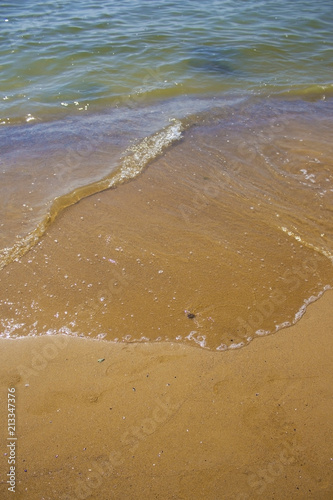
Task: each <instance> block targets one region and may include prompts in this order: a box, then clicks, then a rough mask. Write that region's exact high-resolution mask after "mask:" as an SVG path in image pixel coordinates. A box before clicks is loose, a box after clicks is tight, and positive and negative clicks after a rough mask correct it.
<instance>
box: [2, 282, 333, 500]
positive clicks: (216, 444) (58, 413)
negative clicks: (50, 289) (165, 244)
mask: <svg viewBox="0 0 333 500" xmlns="http://www.w3.org/2000/svg"><path fill="white" fill-rule="evenodd" d="M332 304H333V292H331V291H329V292H327V293H326V294H325V295H324V296H323V297H322V298H321V299H320V300H319V301H317V302H316V303H315V304H312V305H311V306H310V307H309V308H308V311H307V312H306V314H305V316H304V318H303V319H302V320H301V321H300V322H299V323H298V324H296V325H295V326H293V327H291V328H287V329H285V330H282V331H280V332H279V333H278V334H276V335H273V336H269V337H265V338H262V339H257V340H255V341H254V342H252V343H251V344H250V345H249V346H247V347H245V348H243V349H239V350H234V351H227V352H223V353H217V352H211V351H205V350H203V349H200V348H192V347H189V346H184V345H180V344H174V343H159V344H149V343H146V344H112V343H109V342H105V341H93V340H85V339H78V338H67V337H64V336H55V337H40V338H26V339H21V340H16V341H15V340H14V341H12V340H4V339H3V340H1V351H0V352H1V355H0V357H1V371H0V384H1V385H0V387H1V394H2V396H1V400H2V401H3V404H2V405H1V422H3V424H2V426H1V429H2V430H1V435H2V443H3V450H4V453H5V449H6V448H5V444H4V443H5V441H6V437H7V432H6V431H7V429H6V425H5V424H4V423H5V422H6V418H7V410H6V405H5V404H4V402H5V401H6V398H7V389H8V388H12V387H15V390H16V413H17V438H18V440H17V468H16V478H17V482H16V494H15V498H18V499H22V500H36V499H45V500H49V499H50V500H51V499H52V500H53V499H55V498H57V499H85V498H87V499H96V500H109V499H112V498H115V499H119V500H122V499H125V498H126V499H133V500H134V499H135V500H136V499H153V498H160V499H165V500H169V499H171V498H175V499H203V498H204V499H207V500H216V499H220V500H224V499H233V500H245V499H256V498H263V499H266V498H275V499H281V500H284V499H286V498H288V499H289V498H290V499H304V498H314V499H318V500H319V499H320V500H326V499H327V500H328V499H330V498H332V496H333V489H332V461H333V456H332V449H333V442H332V435H333V433H332V418H331V416H332V410H333V407H332V406H333V405H332V391H331V388H332V383H333V375H332V354H333V341H332V332H333V315H332V310H333V308H332ZM101 360H103V361H101ZM4 453H2V457H1V470H2V471H3V472H5V471H6V468H7V466H6V464H7V456H4ZM1 481H2V482H1V498H11V496H10V495H12V494H11V493H9V492H8V491H7V486H8V485H6V482H5V481H6V478H5V475H4V474H3V475H2V477H1Z"/></svg>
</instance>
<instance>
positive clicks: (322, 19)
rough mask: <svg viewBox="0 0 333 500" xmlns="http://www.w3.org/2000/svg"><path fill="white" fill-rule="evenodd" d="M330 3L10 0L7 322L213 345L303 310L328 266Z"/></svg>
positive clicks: (331, 248)
mask: <svg viewBox="0 0 333 500" xmlns="http://www.w3.org/2000/svg"><path fill="white" fill-rule="evenodd" d="M332 11H333V9H332V6H331V3H330V2H328V1H327V2H325V1H324V2H320V4H313V3H311V2H308V1H302V2H298V3H297V4H296V3H288V2H280V3H279V4H276V3H273V2H262V3H259V4H258V2H238V3H237V4H234V3H232V2H227V1H224V2H223V1H214V2H211V4H210V7H209V8H207V6H204V5H203V4H200V3H199V2H188V1H185V2H183V3H182V4H181V5H180V4H177V3H175V2H171V1H170V2H163V3H161V2H156V3H155V2H149V3H148V2H144V1H140V2H139V1H138V2H136V1H131V2H129V1H128V2H122V3H121V5H119V4H118V3H115V2H110V3H109V4H108V5H107V6H105V5H101V4H95V3H94V2H88V1H82V0H80V1H77V2H72V3H71V8H70V9H69V8H68V4H67V3H65V2H62V1H60V2H57V4H51V3H43V4H36V3H34V4H32V3H31V2H25V3H24V4H23V5H21V3H19V2H12V3H10V4H9V3H8V4H2V5H1V6H0V19H1V23H2V30H1V35H0V41H1V45H0V57H1V64H2V67H1V69H2V76H3V78H2V83H1V92H2V100H1V106H0V117H1V120H0V122H1V123H2V125H3V126H2V127H1V128H0V140H1V157H0V165H1V184H0V217H1V219H0V226H1V234H0V248H1V250H0V267H1V268H2V271H1V283H0V287H1V310H2V312H1V316H0V317H1V320H0V321H1V323H0V324H1V325H2V329H1V335H2V336H20V335H26V334H36V335H39V334H43V333H50V332H51V333H55V332H57V331H67V332H68V333H73V334H74V333H75V334H76V335H89V336H93V337H98V338H106V339H109V340H114V339H118V340H125V341H133V340H139V339H150V340H157V339H168V340H175V339H178V340H181V341H185V342H190V343H194V344H195V345H200V346H202V347H209V348H213V349H220V350H224V349H226V348H229V347H237V346H242V345H244V344H246V343H247V342H249V341H250V340H251V339H252V338H254V337H255V336H258V335H259V336H260V335H263V334H267V333H272V332H274V331H276V330H278V329H279V328H282V327H285V326H287V325H289V324H292V323H293V322H295V321H296V320H297V319H299V318H300V317H301V316H302V314H303V313H304V311H305V310H306V305H307V304H308V303H309V302H311V301H313V300H315V299H316V298H317V297H319V296H320V295H321V294H322V293H323V292H324V291H325V290H326V289H328V288H330V287H331V286H332V282H333V276H332V252H333V245H332V229H331V227H332V172H333V169H332V146H331V135H332V134H331V131H332V125H333V123H332V121H333V118H332V117H333V113H332V111H333V99H332V89H333V87H332V79H331V77H332V62H331V61H332V58H331V53H332V34H331V30H330V19H331V18H332ZM129 181H132V182H131V183H130V184H126V183H128V182H129ZM122 184H126V186H125V185H123V186H121V185H122ZM139 186H140V187H139ZM110 187H111V188H114V187H118V188H117V189H116V190H114V189H111V190H110V189H109V188H110ZM139 189H140V190H141V191H140V193H141V192H144V193H145V203H146V205H143V204H142V203H141V202H140V196H139V195H138V192H137V190H139ZM96 193H102V194H98V195H96ZM94 194H95V196H91V195H94ZM96 196H98V197H99V198H98V199H99V200H102V201H101V202H100V201H99V202H98V203H97V201H96V199H97V198H96ZM137 196H139V197H138V198H137ZM87 197H88V198H87ZM85 198H86V200H84V199H85ZM79 200H84V201H81V202H80V203H79V204H78V205H76V206H75V207H72V209H68V207H69V206H71V205H73V204H75V203H77V202H78V201H79ZM100 203H101V204H102V205H100ZM117 204H119V206H118V208H117V210H116V211H115V212H114V210H115V206H117ZM98 207H100V208H98ZM101 207H104V209H103V208H101ZM107 207H111V209H110V210H109V209H108V208H107ZM119 207H121V208H119ZM147 207H154V212H153V213H152V212H151V211H146V208H147ZM65 209H66V210H65ZM59 217H60V219H59ZM58 219H59V220H58ZM81 220H82V221H85V222H83V223H82V224H84V226H82V224H81V222H80V221H81ZM87 220H88V221H89V222H86V221H87ZM73 221H76V222H73ZM60 224H63V226H60ZM85 224H87V225H85ZM110 227H112V230H111V229H110ZM57 231H58V232H60V234H61V235H62V238H63V239H62V240H61V245H60V244H58V243H59V242H60V239H59V238H58V236H54V234H56V233H57ZM55 240H56V244H55V245H54V242H55ZM113 241H114V242H115V243H114V245H113ZM46 242H48V243H46ZM52 242H53V243H52ZM36 245H37V246H36ZM45 245H46V247H45ZM52 245H53V246H52ZM53 247H54V248H53ZM60 248H61V250H60ZM120 248H121V249H122V250H119V249H120ZM29 249H32V250H31V251H30V252H28V250H29ZM117 249H118V250H117ZM27 252H28V253H27ZM41 252H45V253H43V254H42V253H41ZM84 253H86V254H87V255H88V254H89V257H86V259H85V258H84V257H82V258H79V260H78V262H76V260H77V255H83V254H84ZM148 256H149V257H148ZM82 259H83V260H82ZM85 260H86V261H87V262H89V266H88V268H85V266H84V264H83V261H85ZM13 261H15V262H13ZM105 261H107V262H111V264H112V265H111V266H110V268H109V269H108V270H107V271H106V270H105ZM137 261H140V263H138V262H137ZM37 262H38V265H37ZM51 262H52V265H51ZM114 262H115V263H116V264H115V266H116V268H113V263H114ZM92 263H94V265H93V266H92ZM133 263H137V264H135V265H134V264H133ZM52 266H53V267H52ZM117 266H119V268H118V267H117ZM138 266H139V267H138ZM15 268H16V271H15ZM51 268H52V270H51ZM114 269H117V270H116V271H115V274H116V275H117V278H115V277H114V276H113V274H114ZM124 269H125V271H123V270H124ZM166 269H167V271H166ZM28 270H29V271H28ZM159 271H163V272H161V273H159ZM105 273H106V274H105ZM119 273H120V274H119ZM156 273H157V274H156ZM74 275H75V276H74ZM85 275H86V277H85V278H83V276H85ZM50 276H52V280H55V283H56V284H55V285H54V286H55V288H56V289H57V291H56V293H54V291H52V290H51V289H50V288H49V287H50V286H51V288H52V280H51V281H50ZM13 280H14V281H13ZM150 281H152V283H153V284H154V286H152V287H149V286H148V285H147V283H150ZM14 282H15V286H14ZM115 282H117V283H118V282H119V283H120V285H121V286H120V287H119V283H118V284H117V285H116V286H118V289H117V290H120V293H119V294H118V292H115V287H114V283H115ZM80 283H81V285H80ZM105 283H108V284H110V283H111V284H110V286H109V285H107V286H106V285H105ZM122 283H125V284H128V283H132V284H133V283H135V284H136V285H135V286H132V285H131V286H122ZM88 284H90V285H91V287H89V289H88V288H87V286H86V285H88ZM61 290H62V291H61ZM78 290H79V293H77V292H78ZM102 292H103V293H102ZM62 294H63V297H62ZM54 297H56V300H54ZM102 298H103V300H102V301H101V299H102ZM101 303H102V305H101ZM188 314H193V315H194V317H193V318H192V317H191V318H188V316H187V315H188ZM166 332H167V333H166ZM170 332H172V334H171V333H170Z"/></svg>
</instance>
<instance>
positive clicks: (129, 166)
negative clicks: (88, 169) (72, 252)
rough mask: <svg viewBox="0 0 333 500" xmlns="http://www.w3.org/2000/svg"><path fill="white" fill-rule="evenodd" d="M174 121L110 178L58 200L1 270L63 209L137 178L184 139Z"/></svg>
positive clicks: (1, 262) (9, 250) (134, 150)
mask: <svg viewBox="0 0 333 500" xmlns="http://www.w3.org/2000/svg"><path fill="white" fill-rule="evenodd" d="M170 121H171V122H172V123H171V124H170V125H169V126H167V127H165V128H164V129H162V130H160V131H158V132H156V133H155V134H153V135H151V136H149V137H145V138H144V139H143V140H141V141H140V142H139V143H138V144H135V145H133V146H131V147H129V148H128V149H127V150H126V151H125V153H124V155H123V158H122V159H121V162H120V166H119V167H118V168H117V169H116V170H115V171H113V172H112V173H111V174H110V175H108V176H106V177H104V178H103V179H101V180H99V181H97V182H94V183H91V184H88V185H85V186H82V187H79V188H77V189H74V190H73V191H71V192H70V193H68V194H65V195H62V196H59V197H57V198H55V199H54V200H53V203H52V205H51V207H50V209H49V212H48V213H47V214H46V215H45V217H44V218H43V220H42V221H41V222H40V223H39V224H38V225H37V226H36V227H35V228H34V229H33V230H32V231H30V232H29V233H28V234H27V235H26V236H24V237H22V238H19V239H18V240H17V241H16V242H15V243H14V245H13V246H11V247H6V248H4V249H2V250H1V251H0V270H2V269H3V268H4V267H5V266H6V265H8V264H9V263H10V262H13V261H14V260H15V259H18V258H20V257H22V256H23V255H24V254H25V253H26V252H27V251H28V250H30V248H32V247H33V246H34V245H36V244H37V243H38V241H39V240H40V238H41V237H42V236H43V234H44V233H45V231H46V230H47V228H48V227H49V225H50V224H51V223H52V222H53V221H54V220H55V219H56V217H57V216H58V215H59V214H60V212H62V210H64V209H65V208H67V207H69V206H71V205H74V204H75V203H78V202H79V201H80V200H82V199H83V198H86V197H87V196H91V195H93V194H96V193H99V192H102V191H105V190H106V189H110V188H114V187H117V186H119V185H120V184H123V183H124V182H128V181H130V180H131V179H134V178H135V177H137V176H138V175H139V174H140V173H141V172H142V171H143V170H144V169H145V168H146V167H147V165H148V164H149V163H150V162H151V161H152V160H154V159H155V158H158V157H159V156H160V155H161V154H163V152H164V151H165V150H166V149H167V148H168V147H169V146H171V145H172V144H173V143H174V142H176V141H178V140H180V139H181V137H182V131H183V130H184V128H185V126H184V124H183V123H182V122H181V121H180V120H178V119H171V120H170Z"/></svg>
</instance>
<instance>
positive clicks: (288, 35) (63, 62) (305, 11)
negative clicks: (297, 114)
mask: <svg viewBox="0 0 333 500" xmlns="http://www.w3.org/2000/svg"><path fill="white" fill-rule="evenodd" d="M332 26H333V4H332V2H331V0H320V1H318V2H313V1H310V0H298V1H296V2H289V1H287V0H277V1H276V0H274V1H273V0H265V1H253V0H240V1H237V2H236V1H232V0H211V1H207V2H201V1H198V0H194V1H192V0H191V1H190V0H184V1H183V2H176V1H170V0H169V1H168V0H161V1H160V0H158V1H151V0H149V1H147V0H146V1H145V0H124V1H122V2H116V1H106V2H95V1H89V0H74V1H70V2H69V1H68V0H57V1H55V2H48V1H47V2H40V1H32V0H27V1H20V0H14V1H11V2H1V5H0V27H1V29H0V68H1V83H0V96H1V97H0V123H1V124H3V125H6V124H12V123H20V122H22V121H27V122H32V121H34V120H40V119H43V120H45V119H49V118H51V117H52V116H55V115H56V116H57V115H59V114H60V115H67V114H69V113H82V114H83V113H87V112H91V111H96V110H101V109H105V108H106V107H109V106H115V105H118V106H121V105H132V106H134V105H136V104H138V103H142V102H147V100H151V99H165V98H170V97H174V96H182V95H189V94H191V95H198V94H200V95H202V94H204V95H211V94H214V95H216V94H218V93H221V92H240V93H243V92H247V93H248V92H250V93H256V94H257V93H259V94H264V95H271V94H296V95H311V96H327V95H332V92H333V84H332V76H333V75H332V70H333V43H332V42H333V30H332Z"/></svg>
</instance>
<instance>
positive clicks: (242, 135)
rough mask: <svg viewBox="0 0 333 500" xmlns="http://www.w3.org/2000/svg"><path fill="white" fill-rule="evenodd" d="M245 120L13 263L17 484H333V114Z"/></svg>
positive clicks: (9, 269)
mask: <svg viewBox="0 0 333 500" xmlns="http://www.w3.org/2000/svg"><path fill="white" fill-rule="evenodd" d="M259 111H260V109H259ZM269 111H270V110H269V109H268V110H267V109H266V113H267V114H268V116H269V117H270V113H269ZM241 116H242V115H241ZM252 118H253V117H252ZM257 118H258V117H257ZM259 118H260V117H259ZM282 118H284V115H283V116H282ZM228 119H229V125H228V127H221V126H220V125H219V124H218V122H219V118H218V119H217V123H216V126H215V125H214V123H213V124H212V125H211V127H210V128H209V129H207V131H205V130H202V129H201V128H200V127H199V128H198V129H195V128H192V129H190V130H188V131H187V133H186V134H185V136H184V139H183V140H182V141H180V142H179V143H177V145H175V146H174V147H172V148H170V149H169V150H168V151H167V152H166V153H165V154H164V155H163V156H162V157H160V158H157V159H156V160H155V161H154V162H152V163H151V164H150V165H149V168H148V169H146V170H145V172H144V173H143V174H142V175H140V176H139V177H137V178H136V179H135V181H134V182H129V183H127V184H124V185H121V186H120V187H119V188H117V189H110V190H107V191H105V192H103V193H100V194H97V195H94V196H90V197H88V198H86V199H84V200H81V201H80V202H79V203H77V204H76V205H73V206H71V207H70V208H68V209H66V210H65V211H63V212H62V213H61V214H60V216H59V217H58V218H57V219H56V220H55V222H54V223H53V224H52V225H51V226H50V227H49V228H48V230H47V232H46V234H45V235H44V237H43V238H41V240H40V241H39V242H38V244H37V245H36V246H35V247H34V248H32V249H31V250H30V251H29V252H27V253H26V254H24V255H23V256H22V257H21V258H19V259H17V260H16V261H15V262H12V263H10V264H9V265H7V266H6V267H5V268H4V269H3V270H2V271H1V280H0V295H1V300H0V306H1V315H0V327H1V335H2V337H6V336H7V337H15V336H18V337H23V338H19V339H13V338H11V339H5V338H1V341H0V344H1V349H0V362H1V365H0V366H1V368H0V388H1V393H2V397H1V399H2V401H4V404H2V405H1V409H0V412H1V422H2V426H1V429H2V430H1V433H2V434H1V435H2V438H3V441H2V442H3V443H6V441H7V437H8V434H7V414H8V413H7V402H6V401H7V396H6V394H7V392H8V389H12V390H13V389H14V388H15V394H16V416H17V429H16V432H17V447H16V467H17V469H16V498H19V499H21V498H22V499H24V500H30V499H31V500H42V499H44V500H48V499H50V500H51V499H52V500H53V499H60V500H73V499H86V498H87V499H96V500H97V499H98V500H109V499H111V498H115V499H119V500H122V499H126V500H127V499H133V500H137V499H155V498H158V499H165V500H168V499H171V498H175V499H191V500H192V499H207V500H217V499H218V500H224V499H230V500H250V499H252V498H263V499H270V498H271V499H273V498H274V499H281V500H282V499H283V500H284V499H289V498H290V499H293V498H295V499H297V498H299V499H304V498H314V499H318V500H319V499H320V500H321V499H322V500H326V499H330V498H333V489H332V462H333V456H332V449H333V448H332V444H333V442H332V435H333V434H332V419H331V415H332V394H331V387H332V382H333V381H332V369H331V364H332V362H331V359H332V349H333V344H332V331H333V328H332V327H333V316H332V304H333V292H332V291H331V290H329V291H326V293H324V294H323V295H322V293H323V291H324V289H327V288H329V286H331V284H332V262H331V260H330V257H332V256H331V253H330V248H331V242H330V229H329V227H328V221H329V214H330V204H329V190H328V189H326V188H325V186H328V184H326V183H328V182H329V172H330V169H331V162H332V160H331V155H330V152H329V148H328V145H330V141H329V140H327V135H328V131H329V132H331V127H330V126H329V123H328V122H327V123H326V122H325V123H326V124H325V123H324V125H323V126H322V127H318V128H317V127H315V126H314V125H313V124H312V123H308V122H311V120H310V118H309V117H308V118H307V120H305V122H306V123H304V124H303V125H302V123H298V122H297V124H296V125H297V126H296V125H295V123H294V122H293V121H292V120H291V122H290V123H289V124H288V121H285V120H282V121H281V125H280V122H279V121H278V122H277V123H276V122H275V121H273V122H272V123H271V125H269V126H270V129H269V133H268V136H267V133H266V132H267V130H266V128H265V134H266V135H265V136H264V137H261V135H260V134H259V136H255V135H253V133H254V132H256V133H257V132H258V128H259V132H260V127H261V125H262V124H261V122H260V119H261V118H260V119H259V121H258V120H256V119H254V118H253V123H254V125H253V127H257V128H253V129H252V128H251V127H250V128H249V129H248V130H244V127H243V125H242V123H241V124H238V125H237V126H236V127H235V129H233V128H232V127H233V121H234V117H233V116H230V117H229V118H228ZM276 120H279V117H277V118H276ZM240 121H241V122H242V119H241V118H240ZM257 122H258V125H257ZM269 123H270V122H269ZM264 124H267V123H266V121H265V123H264ZM246 126H247V125H246ZM280 127H282V129H280ZM245 128H246V127H245ZM231 132H232V133H231ZM231 136H232V137H231ZM253 137H255V138H254V139H253ZM267 137H269V140H267ZM277 137H280V139H281V138H283V140H282V139H281V144H280V143H279V142H277V141H276V140H275V139H276V138H277ZM286 137H289V139H288V140H287V139H286ZM329 137H330V136H329ZM303 138H306V139H307V140H306V144H305V143H304V145H302V141H303ZM231 139H232V140H231ZM251 139H252V142H253V141H254V144H255V145H256V147H255V148H254V149H253V150H251V149H249V148H248V146H250V145H251ZM244 141H245V142H244ZM244 144H245V145H246V147H245V148H244V147H243V146H244ZM238 145H239V146H238ZM257 149H259V153H260V154H259V153H258V151H257ZM277 159H278V160H277ZM314 159H316V161H314ZM289 160H290V161H289ZM254 166H255V168H254ZM305 167H306V168H307V169H308V170H306V169H305V170H304V168H305ZM302 170H304V171H305V174H304V172H302ZM307 176H311V177H310V178H307ZM326 176H327V178H326ZM309 179H310V180H309ZM314 179H316V184H315V186H314V187H313V186H312V184H313V182H312V181H314ZM324 188H325V189H324ZM320 295H322V296H321V298H320V299H319V300H318V301H317V302H315V303H314V304H311V305H309V306H308V308H307V310H306V313H305V316H304V317H303V318H302V319H301V320H300V321H299V322H298V323H296V324H295V325H294V326H292V327H290V328H284V329H280V330H279V331H278V332H277V333H275V334H273V335H269V336H265V335H266V334H267V331H270V332H272V331H275V330H276V329H277V328H278V327H281V325H282V326H284V327H286V325H287V324H288V322H289V323H292V322H296V320H299V319H300V317H301V315H302V314H303V313H304V312H305V309H306V308H305V305H307V304H308V303H309V302H311V301H314V300H315V298H316V297H318V296H320ZM306 299H308V300H307V303H306V302H305V301H306ZM79 337H90V338H79ZM258 337H259V338H258ZM148 339H149V340H150V342H147V340H148ZM107 340H108V341H109V342H107ZM114 340H117V343H114V342H110V341H114ZM138 341H140V342H138ZM248 343H249V345H247V346H246V347H243V348H241V349H236V347H239V346H242V345H245V344H248ZM199 346H201V347H204V348H200V347H199ZM208 348H210V350H209V349H208ZM228 348H229V350H228ZM222 351H223V352H222ZM6 449H7V447H6V445H5V444H4V447H3V450H4V451H3V454H2V455H1V471H2V472H3V474H2V475H1V478H0V479H1V490H0V496H1V498H10V496H9V495H12V493H11V492H9V491H8V490H7V488H8V484H6V471H7V469H8V451H6ZM6 453H7V455H6Z"/></svg>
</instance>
